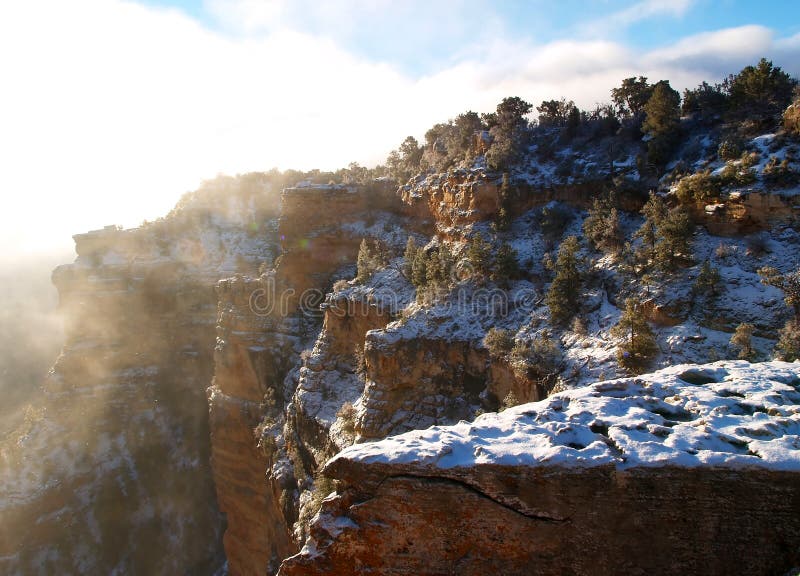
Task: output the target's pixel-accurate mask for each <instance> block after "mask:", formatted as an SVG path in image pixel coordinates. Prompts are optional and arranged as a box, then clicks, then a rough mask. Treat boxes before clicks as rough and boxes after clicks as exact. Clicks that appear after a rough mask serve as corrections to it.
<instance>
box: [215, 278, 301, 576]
mask: <svg viewBox="0 0 800 576" xmlns="http://www.w3.org/2000/svg"><path fill="white" fill-rule="evenodd" d="M263 286H264V283H263V282H261V281H259V280H251V279H247V278H243V277H236V278H232V279H229V280H223V281H221V282H219V284H218V285H217V295H218V297H219V304H218V317H217V340H216V347H215V348H214V379H213V382H212V384H211V386H210V387H209V389H208V391H209V394H208V403H209V423H210V429H211V431H210V432H211V446H212V450H211V465H212V470H213V474H214V484H215V485H216V491H217V501H218V503H219V507H220V510H221V511H222V512H223V513H225V515H226V518H227V528H226V530H225V537H224V546H225V554H226V557H227V560H228V569H229V571H230V572H231V573H233V574H263V573H264V572H265V571H266V570H267V569H268V568H269V566H270V564H271V565H272V568H271V571H274V569H275V568H276V567H277V565H278V562H279V561H280V559H281V558H284V557H286V555H288V554H290V553H292V552H294V551H295V550H296V548H295V547H294V546H293V543H292V542H291V539H290V537H289V533H288V531H287V529H286V525H285V523H284V522H283V518H282V511H281V508H280V504H279V502H278V499H277V498H276V494H275V493H274V492H273V490H272V488H271V486H270V484H269V483H268V482H267V477H266V475H267V471H268V470H269V469H270V468H271V466H272V461H271V459H270V454H269V452H267V451H265V450H263V449H262V447H261V446H259V442H258V441H259V437H258V435H257V433H256V427H257V426H258V425H259V424H260V423H261V421H262V420H263V418H264V416H265V414H267V413H269V414H275V413H279V411H280V410H282V408H283V406H284V404H285V399H284V398H283V389H282V383H283V377H284V375H285V374H286V372H287V371H288V370H289V368H290V367H291V365H292V362H293V359H294V357H296V355H295V354H294V352H293V351H294V348H295V346H296V344H297V342H296V341H297V338H296V337H294V336H292V335H284V334H281V333H280V332H279V331H276V330H274V326H273V325H272V323H273V318H271V317H269V316H266V315H259V314H256V313H254V310H253V309H252V307H251V302H252V301H253V300H252V299H253V295H254V294H256V295H257V294H260V292H259V290H262V289H263Z"/></svg>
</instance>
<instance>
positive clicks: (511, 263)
mask: <svg viewBox="0 0 800 576" xmlns="http://www.w3.org/2000/svg"><path fill="white" fill-rule="evenodd" d="M518 273H519V265H518V264H517V253H516V251H515V250H514V249H513V248H512V247H511V245H510V244H509V243H508V242H503V244H501V245H500V248H499V249H498V250H497V255H496V256H495V265H494V270H493V271H492V280H494V281H495V282H497V283H498V284H500V285H501V286H503V287H507V286H508V281H509V280H510V279H512V278H514V277H515V276H517V274H518Z"/></svg>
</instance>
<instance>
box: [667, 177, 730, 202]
mask: <svg viewBox="0 0 800 576" xmlns="http://www.w3.org/2000/svg"><path fill="white" fill-rule="evenodd" d="M675 193H676V194H677V196H678V201H679V202H680V203H681V204H693V203H695V202H711V201H715V200H718V199H719V193H720V183H719V181H718V180H717V179H716V178H714V177H713V176H712V175H711V172H710V171H709V170H706V171H704V172H698V173H696V174H692V175H691V176H685V177H684V178H681V180H680V182H678V187H677V189H676V192H675Z"/></svg>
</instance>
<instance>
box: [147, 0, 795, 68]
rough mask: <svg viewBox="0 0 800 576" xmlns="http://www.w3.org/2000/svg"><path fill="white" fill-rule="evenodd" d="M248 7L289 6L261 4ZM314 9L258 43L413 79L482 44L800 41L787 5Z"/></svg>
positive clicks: (196, 6) (584, 3)
mask: <svg viewBox="0 0 800 576" xmlns="http://www.w3.org/2000/svg"><path fill="white" fill-rule="evenodd" d="M141 2H142V3H143V4H146V5H149V6H154V7H162V8H174V9H178V10H181V11H182V12H184V13H186V14H187V15H190V16H191V17H192V18H194V19H196V20H197V21H198V22H200V23H202V25H203V26H207V27H209V28H210V29H213V30H217V31H221V32H224V33H230V34H234V35H235V34H239V33H242V30H241V29H239V30H236V29H234V30H231V29H230V27H227V26H226V25H225V23H224V22H223V21H222V20H224V18H220V11H221V10H223V9H221V8H220V6H222V5H224V3H223V2H214V1H213V0H205V1H202V0H201V1H193V0H141ZM251 4H262V5H265V4H276V5H277V4H284V3H282V2H272V1H270V0H263V1H261V0H257V1H256V2H252V3H251ZM333 4H334V5H335V4H336V3H335V2H334V3H333ZM648 4H649V5H651V6H650V10H652V16H648V14H647V8H644V9H642V8H643V7H645V6H646V5H648ZM314 5H316V6H319V5H320V3H318V2H315V3H311V6H309V5H308V3H305V2H292V3H286V4H285V5H284V7H283V8H282V10H281V12H282V14H281V16H280V17H279V18H276V19H275V21H274V22H272V23H270V24H266V23H263V22H262V24H263V27H260V28H258V27H257V28H256V29H255V33H266V32H268V31H270V30H274V29H275V27H278V26H281V27H289V28H292V29H295V30H297V31H300V32H303V33H308V34H312V35H315V36H324V37H328V38H331V39H332V40H333V41H334V42H336V43H337V44H338V45H340V46H342V47H344V48H345V49H347V50H350V51H352V52H354V53H357V54H359V55H361V56H363V57H365V58H369V59H371V60H376V61H384V62H388V63H391V64H392V65H395V66H397V67H399V68H401V69H402V70H404V71H405V72H407V73H410V74H416V75H419V74H429V73H434V72H436V71H438V70H440V69H442V68H444V67H446V66H448V65H452V64H453V63H455V62H457V61H459V59H461V58H464V57H466V56H469V55H471V54H474V53H475V51H476V50H478V49H479V48H480V43H481V41H482V40H485V39H486V38H491V37H497V36H499V35H502V36H504V37H505V38H506V39H508V40H510V41H514V42H524V43H532V44H544V43H549V42H554V41H558V40H588V39H599V38H603V39H610V40H613V41H615V42H621V43H624V44H626V45H628V46H630V47H632V48H634V49H641V50H651V49H654V48H657V47H659V46H668V45H670V44H671V43H675V42H677V41H679V40H680V39H682V38H685V37H687V36H691V35H695V34H699V33H703V32H712V31H715V30H720V29H725V28H734V27H739V26H745V25H753V24H757V25H761V26H764V27H766V28H769V29H770V30H772V31H773V32H774V33H775V34H776V35H777V36H778V37H783V38H787V37H791V36H794V35H795V34H798V33H800V2H797V1H787V0H772V1H764V2H755V1H744V0H673V1H669V2H663V1H659V0H656V1H654V2H641V1H631V0H628V1H622V0H595V1H591V0H560V1H558V2H556V1H552V0H527V1H526V0H500V1H495V2H492V1H482V0H475V1H472V0H467V1H462V0H449V1H444V0H443V1H440V2H427V3H418V2H413V1H408V0H406V1H405V2H393V3H388V4H386V3H382V2H380V0H377V1H374V2H358V1H345V2H343V3H340V6H338V7H337V8H336V11H337V12H338V13H339V14H340V15H342V17H343V19H345V20H347V21H348V25H345V26H341V25H340V24H341V23H340V22H339V21H337V22H336V24H335V25H332V24H331V21H330V20H329V14H330V13H329V11H327V10H326V11H325V12H323V13H321V14H320V13H319V12H318V11H315V10H314V9H313V6H314ZM637 8H639V9H640V11H639V13H638V15H637ZM626 12H627V13H628V18H627V19H625V18H622V21H617V22H614V23H612V22H613V20H614V16H615V15H622V14H625V13H626ZM604 24H605V25H604ZM253 32H254V30H250V31H248V33H251V34H252V33H253Z"/></svg>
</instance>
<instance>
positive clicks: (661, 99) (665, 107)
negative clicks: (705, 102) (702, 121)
mask: <svg viewBox="0 0 800 576" xmlns="http://www.w3.org/2000/svg"><path fill="white" fill-rule="evenodd" d="M680 102H681V97H680V94H678V92H677V91H676V90H673V89H672V87H671V86H670V85H669V82H668V81H666V80H662V81H661V82H659V83H658V84H656V85H655V86H654V87H653V94H652V95H651V96H650V99H649V100H648V101H647V104H645V106H644V111H645V120H644V123H643V124H642V130H643V131H644V133H645V134H647V135H648V136H650V140H649V141H648V142H647V161H648V162H649V163H651V164H654V165H656V166H664V165H665V164H666V163H667V161H668V160H669V158H670V156H671V155H672V151H673V149H674V148H675V144H676V141H677V139H676V136H677V134H678V128H679V126H680V115H681V113H680Z"/></svg>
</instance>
